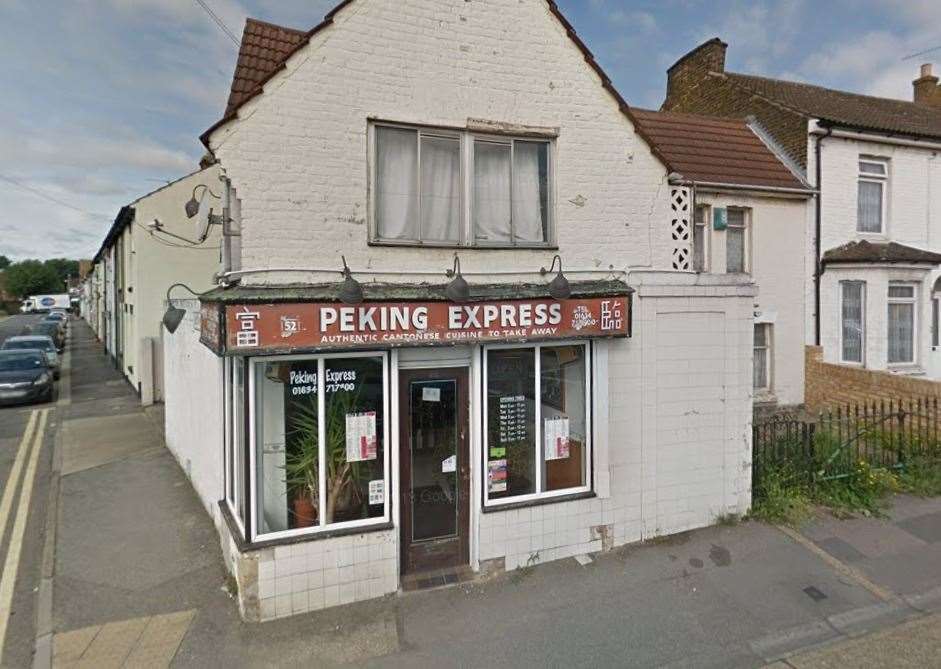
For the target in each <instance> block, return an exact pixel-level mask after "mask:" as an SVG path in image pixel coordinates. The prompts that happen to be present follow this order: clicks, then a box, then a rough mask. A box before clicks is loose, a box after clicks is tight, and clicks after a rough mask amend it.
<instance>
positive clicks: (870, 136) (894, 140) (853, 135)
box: [810, 121, 941, 151]
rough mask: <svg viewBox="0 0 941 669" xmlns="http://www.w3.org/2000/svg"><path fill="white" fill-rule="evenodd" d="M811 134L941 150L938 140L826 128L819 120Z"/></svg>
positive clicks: (813, 123)
mask: <svg viewBox="0 0 941 669" xmlns="http://www.w3.org/2000/svg"><path fill="white" fill-rule="evenodd" d="M810 134H811V135H817V136H824V137H826V136H833V137H839V138H841V139H855V140H858V141H861V142H871V143H875V144H894V145H896V146H910V147H914V148H918V149H928V150H932V151H941V142H937V141H931V140H920V139H908V138H905V137H893V136H891V135H881V134H879V133H878V132H875V131H873V132H862V131H856V130H834V129H833V128H832V127H830V126H827V127H826V129H824V126H823V125H822V124H821V123H820V122H819V121H816V122H811V129H810Z"/></svg>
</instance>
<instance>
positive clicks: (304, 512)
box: [292, 495, 317, 527]
mask: <svg viewBox="0 0 941 669" xmlns="http://www.w3.org/2000/svg"><path fill="white" fill-rule="evenodd" d="M292 506H293V507H294V527H310V526H311V525H314V524H316V523H317V509H316V508H314V503H313V502H311V501H310V498H309V497H307V496H306V495H301V496H299V497H295V498H294V501H293V502H292Z"/></svg>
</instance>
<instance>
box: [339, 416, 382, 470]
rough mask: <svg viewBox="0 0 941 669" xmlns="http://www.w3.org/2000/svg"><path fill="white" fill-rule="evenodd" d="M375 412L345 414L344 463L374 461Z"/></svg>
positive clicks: (375, 445) (375, 447)
mask: <svg viewBox="0 0 941 669" xmlns="http://www.w3.org/2000/svg"><path fill="white" fill-rule="evenodd" d="M377 445H378V442H377V440H376V412H375V411H367V412H365V413H348V414H346V461H347V462H362V461H363V460H375V459H376V449H377Z"/></svg>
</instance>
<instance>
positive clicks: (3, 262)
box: [0, 256, 13, 272]
mask: <svg viewBox="0 0 941 669" xmlns="http://www.w3.org/2000/svg"><path fill="white" fill-rule="evenodd" d="M12 264H13V261H12V260H10V259H9V258H7V257H6V256H0V272H2V271H3V270H5V269H6V268H7V267H9V266H10V265H12Z"/></svg>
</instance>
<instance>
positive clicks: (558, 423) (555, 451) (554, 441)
mask: <svg viewBox="0 0 941 669" xmlns="http://www.w3.org/2000/svg"><path fill="white" fill-rule="evenodd" d="M542 433H543V435H544V436H543V438H544V439H545V442H546V460H564V459H565V458H567V457H568V456H569V419H568V418H561V417H559V418H547V419H546V420H545V424H544V425H543V428H542Z"/></svg>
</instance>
